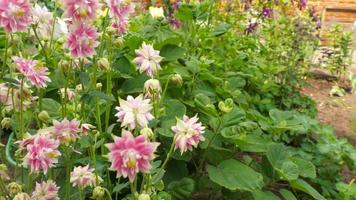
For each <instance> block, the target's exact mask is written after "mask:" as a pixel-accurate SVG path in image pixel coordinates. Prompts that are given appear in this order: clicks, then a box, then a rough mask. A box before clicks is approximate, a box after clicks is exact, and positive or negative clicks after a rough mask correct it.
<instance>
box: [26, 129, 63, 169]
mask: <svg viewBox="0 0 356 200" xmlns="http://www.w3.org/2000/svg"><path fill="white" fill-rule="evenodd" d="M58 146H59V141H58V140H55V139H52V138H49V137H48V136H45V135H37V136H36V137H35V138H34V140H33V143H32V144H28V145H27V146H26V149H27V154H26V155H25V157H24V165H25V166H29V168H30V169H31V172H39V171H43V172H44V173H45V174H46V173H47V171H48V169H49V168H51V167H53V166H54V165H55V164H56V163H58V157H59V156H60V155H61V153H60V152H59V151H58Z"/></svg>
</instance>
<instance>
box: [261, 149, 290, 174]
mask: <svg viewBox="0 0 356 200" xmlns="http://www.w3.org/2000/svg"><path fill="white" fill-rule="evenodd" d="M266 156H267V158H268V160H269V162H270V163H271V165H272V166H273V167H274V168H279V169H281V167H282V164H283V163H284V162H285V161H287V159H288V157H289V155H288V153H287V150H286V147H285V146H284V145H283V144H274V145H271V146H270V147H269V148H268V150H267V152H266Z"/></svg>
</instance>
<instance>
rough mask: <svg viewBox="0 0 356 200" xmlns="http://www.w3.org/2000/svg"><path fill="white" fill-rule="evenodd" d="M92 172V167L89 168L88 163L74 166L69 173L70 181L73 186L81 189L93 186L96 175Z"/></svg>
mask: <svg viewBox="0 0 356 200" xmlns="http://www.w3.org/2000/svg"><path fill="white" fill-rule="evenodd" d="M93 172H94V169H92V168H90V167H89V165H86V166H84V167H82V166H78V167H74V169H73V171H72V172H71V173H70V182H71V183H72V184H73V187H75V186H78V187H79V188H81V189H84V188H86V187H95V186H96V176H95V174H94V173H93Z"/></svg>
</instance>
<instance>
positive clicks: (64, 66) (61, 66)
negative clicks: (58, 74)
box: [58, 60, 70, 72]
mask: <svg viewBox="0 0 356 200" xmlns="http://www.w3.org/2000/svg"><path fill="white" fill-rule="evenodd" d="M58 67H59V69H60V70H61V71H62V72H67V71H68V70H69V67H70V63H69V62H68V61H67V60H61V61H59V63H58Z"/></svg>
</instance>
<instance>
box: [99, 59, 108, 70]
mask: <svg viewBox="0 0 356 200" xmlns="http://www.w3.org/2000/svg"><path fill="white" fill-rule="evenodd" d="M97 66H98V68H99V69H101V70H109V69H110V63H109V60H108V59H107V58H100V59H99V60H98V64H97Z"/></svg>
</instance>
